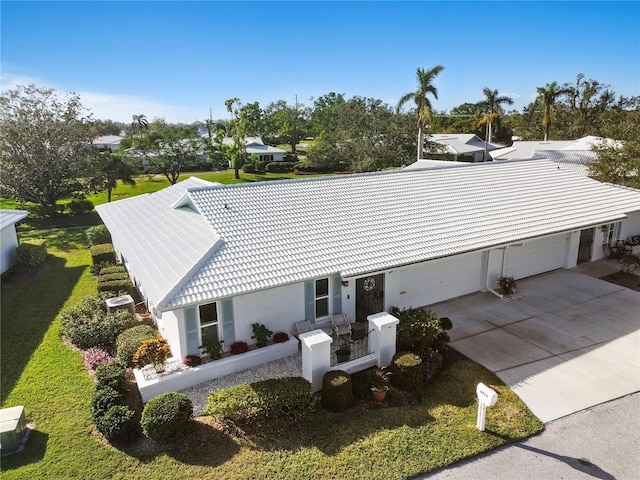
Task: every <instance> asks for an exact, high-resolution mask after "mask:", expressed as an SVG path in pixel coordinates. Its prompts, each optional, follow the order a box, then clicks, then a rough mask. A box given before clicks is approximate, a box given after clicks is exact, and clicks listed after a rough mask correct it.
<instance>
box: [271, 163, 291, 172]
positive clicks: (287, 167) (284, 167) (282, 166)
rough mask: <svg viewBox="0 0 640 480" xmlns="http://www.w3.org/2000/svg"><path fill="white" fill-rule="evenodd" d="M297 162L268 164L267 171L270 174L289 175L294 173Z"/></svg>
mask: <svg viewBox="0 0 640 480" xmlns="http://www.w3.org/2000/svg"><path fill="white" fill-rule="evenodd" d="M295 165H296V162H271V163H268V164H267V167H266V170H267V172H269V173H288V172H293V167H294V166H295Z"/></svg>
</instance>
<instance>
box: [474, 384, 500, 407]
mask: <svg viewBox="0 0 640 480" xmlns="http://www.w3.org/2000/svg"><path fill="white" fill-rule="evenodd" d="M476 393H477V394H478V401H479V402H480V403H483V404H484V405H486V406H487V407H492V406H493V405H495V404H496V402H497V401H498V394H497V393H496V391H495V390H493V389H492V388H489V387H487V386H486V385H485V384H484V383H479V384H478V387H477V388H476Z"/></svg>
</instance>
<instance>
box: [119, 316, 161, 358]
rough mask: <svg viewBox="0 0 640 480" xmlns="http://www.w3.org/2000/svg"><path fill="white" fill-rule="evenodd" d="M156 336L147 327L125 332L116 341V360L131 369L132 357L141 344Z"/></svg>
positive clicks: (152, 330) (132, 328) (143, 326)
mask: <svg viewBox="0 0 640 480" xmlns="http://www.w3.org/2000/svg"><path fill="white" fill-rule="evenodd" d="M156 336H157V335H156V331H155V330H154V329H153V327H150V326H149V325H138V326H135V327H131V328H129V329H127V330H125V331H124V332H122V333H121V334H120V335H118V338H117V339H116V352H117V353H116V358H117V359H118V360H120V361H121V362H122V363H124V364H125V365H126V366H127V367H133V356H134V355H135V353H136V352H137V351H138V348H140V345H142V342H144V341H145V340H150V339H152V338H156Z"/></svg>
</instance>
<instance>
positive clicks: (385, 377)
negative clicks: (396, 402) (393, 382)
mask: <svg viewBox="0 0 640 480" xmlns="http://www.w3.org/2000/svg"><path fill="white" fill-rule="evenodd" d="M389 375H391V372H389V371H387V369H386V368H378V367H376V368H374V369H373V372H371V384H372V385H371V394H372V395H373V398H374V399H376V400H377V401H378V402H382V401H383V400H384V397H386V396H387V391H388V390H389Z"/></svg>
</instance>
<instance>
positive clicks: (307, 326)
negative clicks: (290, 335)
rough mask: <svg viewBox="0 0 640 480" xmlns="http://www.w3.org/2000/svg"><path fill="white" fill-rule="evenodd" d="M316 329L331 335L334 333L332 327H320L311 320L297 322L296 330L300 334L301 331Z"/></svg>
mask: <svg viewBox="0 0 640 480" xmlns="http://www.w3.org/2000/svg"><path fill="white" fill-rule="evenodd" d="M314 330H322V331H323V332H324V333H326V334H327V335H329V336H331V334H332V333H333V331H332V330H331V329H330V328H320V327H318V326H316V325H315V324H313V323H311V320H302V321H301V322H296V332H297V334H298V335H300V334H301V333H307V332H312V331H314Z"/></svg>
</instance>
